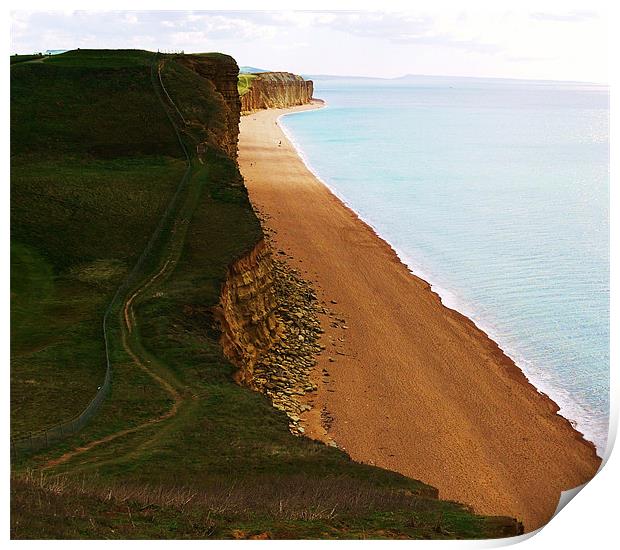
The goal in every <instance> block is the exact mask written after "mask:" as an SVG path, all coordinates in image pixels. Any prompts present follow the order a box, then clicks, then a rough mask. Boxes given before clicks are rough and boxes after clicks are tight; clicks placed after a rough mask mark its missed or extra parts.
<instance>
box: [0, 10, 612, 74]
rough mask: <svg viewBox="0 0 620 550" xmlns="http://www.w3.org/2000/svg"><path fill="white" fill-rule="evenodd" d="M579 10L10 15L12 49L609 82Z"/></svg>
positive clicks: (603, 47)
mask: <svg viewBox="0 0 620 550" xmlns="http://www.w3.org/2000/svg"><path fill="white" fill-rule="evenodd" d="M582 4H583V6H584V7H582V8H580V9H574V6H570V7H569V6H567V7H565V8H564V9H562V4H558V5H557V6H556V7H554V9H544V8H541V9H537V8H536V5H535V4H534V5H532V4H530V5H529V6H530V7H529V9H516V8H514V7H513V8H512V9H496V10H494V11H493V10H490V9H484V10H481V9H453V10H445V9H444V10H435V11H432V10H430V9H426V10H425V11H424V10H420V11H407V12H394V11H389V12H380V11H369V10H364V11H70V10H64V11H55V12H42V11H14V12H12V13H11V53H31V52H38V51H45V50H47V49H74V48H140V49H148V50H157V49H160V50H162V51H173V50H174V51H181V50H182V51H185V52H209V51H219V52H224V53H228V54H230V55H232V56H233V57H234V58H235V59H236V60H237V62H238V63H239V65H249V66H253V67H258V68H264V69H269V70H286V71H291V72H295V73H300V74H334V75H357V76H378V77H387V78H392V77H398V76H402V75H404V74H426V75H451V76H477V77H500V78H531V79H543V80H573V81H584V82H600V83H607V82H608V59H607V55H608V46H607V23H606V19H605V16H604V14H602V13H600V12H598V11H596V9H591V7H590V6H592V2H583V3H582ZM461 5H462V6H468V5H469V3H462V4H461ZM506 5H512V6H519V5H520V4H519V3H516V2H515V3H509V4H506Z"/></svg>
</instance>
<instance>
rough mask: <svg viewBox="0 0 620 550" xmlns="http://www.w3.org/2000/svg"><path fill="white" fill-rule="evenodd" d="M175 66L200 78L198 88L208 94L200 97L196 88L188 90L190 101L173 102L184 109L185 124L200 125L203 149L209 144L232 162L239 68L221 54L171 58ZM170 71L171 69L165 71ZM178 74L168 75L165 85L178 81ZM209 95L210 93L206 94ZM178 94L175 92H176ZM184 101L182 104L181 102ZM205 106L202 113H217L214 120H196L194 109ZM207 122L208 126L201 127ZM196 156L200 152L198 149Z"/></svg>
mask: <svg viewBox="0 0 620 550" xmlns="http://www.w3.org/2000/svg"><path fill="white" fill-rule="evenodd" d="M175 61H176V63H178V64H179V65H180V66H182V67H186V68H187V69H189V70H191V71H192V72H193V73H195V74H197V75H198V76H200V77H201V85H202V86H205V87H207V88H211V90H206V91H205V92H203V93H201V90H200V89H199V88H194V89H193V90H192V89H191V88H190V89H189V90H188V91H189V92H190V93H193V94H194V96H193V97H187V98H181V99H180V100H179V97H178V95H177V96H175V97H177V100H178V102H179V103H182V104H183V105H184V106H185V109H186V110H185V111H184V117H185V122H186V124H189V125H193V126H195V127H196V126H199V125H200V122H197V121H199V120H202V121H203V125H202V127H200V128H198V129H199V130H200V133H201V134H202V138H203V139H204V137H205V136H207V140H205V141H204V142H203V148H204V147H205V146H206V145H207V144H208V143H209V144H211V145H214V144H217V146H218V147H219V148H221V149H222V150H223V151H224V152H225V153H226V154H227V155H228V156H229V157H231V158H232V159H233V160H236V159H237V141H238V137H239V116H240V110H241V103H240V101H239V93H238V91H237V74H238V73H239V67H238V66H237V63H236V62H235V60H234V59H233V58H232V57H230V56H227V55H222V54H192V55H181V56H178V57H176V58H175ZM169 70H170V71H171V72H172V71H174V67H169ZM179 77H180V75H179V74H172V75H171V76H170V78H169V81H174V79H175V78H179ZM209 92H211V93H209ZM177 94H178V92H177ZM184 99H185V101H183V100H184ZM201 99H203V100H204V102H205V112H206V113H210V112H217V113H218V116H217V117H212V116H202V117H201V116H196V115H197V114H200V113H196V112H195V109H196V106H197V105H198V104H199V102H200V100H201ZM204 121H208V124H204ZM199 152H200V148H199Z"/></svg>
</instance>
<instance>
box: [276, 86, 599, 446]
mask: <svg viewBox="0 0 620 550" xmlns="http://www.w3.org/2000/svg"><path fill="white" fill-rule="evenodd" d="M314 84H315V93H314V96H315V97H317V98H321V99H323V100H325V101H326V104H327V105H326V107H325V108H323V109H320V110H313V111H306V112H299V113H294V114H290V115H286V116H284V117H282V118H281V119H280V124H281V125H282V127H283V128H284V130H285V131H286V133H287V134H288V136H289V138H290V139H291V141H293V143H294V144H295V146H296V147H297V149H298V150H299V152H300V154H301V156H302V157H303V159H304V161H305V162H306V164H307V165H308V167H309V168H310V169H311V170H312V171H313V172H314V173H315V174H316V175H317V176H318V177H319V178H320V179H321V180H322V181H323V182H324V183H325V184H326V185H327V186H328V187H329V188H330V189H331V190H332V192H333V193H334V194H336V195H337V196H338V197H340V198H341V199H342V200H343V201H344V202H345V203H346V204H347V205H348V206H349V207H350V208H351V209H353V210H354V211H355V212H356V213H357V214H358V215H359V217H360V218H361V219H363V220H364V221H365V222H367V223H368V224H369V225H371V226H372V228H373V229H374V230H375V231H376V233H377V234H378V235H379V236H380V237H382V238H383V239H384V240H386V241H387V242H388V243H389V244H390V245H391V246H392V247H393V248H394V249H395V250H396V252H397V253H398V255H399V257H400V258H401V260H402V261H403V262H404V263H405V264H406V265H407V266H409V268H410V269H411V271H412V272H413V273H415V274H416V275H418V276H420V277H421V278H423V279H425V280H426V281H427V282H429V283H430V284H431V286H432V288H433V290H435V291H436V292H437V293H438V294H439V295H440V296H441V298H442V301H443V303H444V304H445V305H446V306H448V307H450V308H453V309H456V310H458V311H459V312H461V313H463V314H465V315H467V316H468V317H469V318H470V319H472V320H473V321H474V322H475V323H476V324H477V325H478V326H479V327H480V328H481V329H482V330H484V331H485V332H486V333H487V334H488V335H489V336H490V337H491V338H493V340H495V341H496V342H497V343H498V344H499V346H500V347H501V348H502V349H503V350H504V352H505V353H506V354H507V355H509V356H510V357H511V358H512V359H513V360H514V361H515V362H516V364H517V365H518V366H519V367H520V368H521V369H522V370H523V371H524V373H525V374H526V376H527V377H528V379H529V380H530V381H531V382H532V383H533V384H534V385H535V386H536V387H537V388H538V389H539V391H542V392H544V393H545V394H547V395H549V396H550V397H551V398H552V399H553V400H554V401H555V402H556V403H557V404H558V405H559V406H560V414H562V415H563V416H565V417H566V418H568V419H569V420H570V421H571V423H572V424H573V425H574V426H575V427H576V428H577V429H578V430H579V431H581V432H582V433H583V434H584V435H585V437H586V439H588V440H590V441H592V442H593V443H594V444H595V445H596V447H597V452H598V454H599V455H601V456H604V454H605V448H606V441H607V435H608V424H609V369H610V363H609V88H608V87H607V86H605V85H598V84H589V83H576V82H555V81H526V80H504V79H477V78H455V77H432V76H410V77H404V78H401V79H389V80H388V79H363V78H332V77H315V79H314Z"/></svg>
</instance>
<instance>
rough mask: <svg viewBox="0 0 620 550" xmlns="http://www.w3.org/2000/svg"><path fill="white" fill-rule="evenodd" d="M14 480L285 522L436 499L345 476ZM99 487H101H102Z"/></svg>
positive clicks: (57, 490) (425, 505)
mask: <svg viewBox="0 0 620 550" xmlns="http://www.w3.org/2000/svg"><path fill="white" fill-rule="evenodd" d="M13 481H14V482H16V481H17V482H20V484H23V485H24V486H30V487H31V488H33V489H34V490H37V491H38V490H43V491H45V492H49V493H52V494H56V495H62V494H67V493H70V494H71V495H72V496H89V497H95V498H97V499H98V500H101V501H103V502H112V503H114V504H117V505H122V504H128V503H132V504H139V505H141V506H142V507H143V508H148V507H150V506H153V507H160V508H161V507H166V508H174V509H177V510H179V511H186V510H189V509H196V510H201V511H203V512H204V511H209V512H210V513H214V514H218V515H224V514H226V515H242V516H244V515H248V514H256V513H260V514H264V515H267V516H269V517H273V518H278V519H290V520H293V519H295V520H317V519H333V518H335V517H337V516H338V515H339V514H347V515H348V514H352V513H360V512H375V511H390V510H403V509H405V510H410V511H418V512H420V511H429V510H433V509H434V508H436V507H437V504H438V501H437V500H435V499H430V498H426V497H422V496H419V495H414V494H412V493H411V492H406V491H402V490H401V491H397V490H394V489H387V488H378V487H376V486H373V485H370V484H365V483H359V482H356V481H353V480H351V479H347V478H331V479H330V478H324V479H308V478H304V477H302V476H296V477H292V478H286V479H274V478H264V479H255V480H253V481H252V482H249V481H243V482H234V481H233V482H230V481H228V480H222V481H219V482H213V483H211V484H210V486H209V487H208V488H206V489H205V488H201V489H200V490H198V489H193V488H191V487H164V486H158V487H154V486H148V485H127V484H123V485H108V484H102V483H101V480H99V479H98V477H97V476H88V478H87V477H86V476H84V477H81V478H74V477H69V476H66V475H47V474H45V473H43V472H34V471H27V472H25V473H24V474H21V475H19V476H17V475H16V476H13ZM102 485H103V486H102Z"/></svg>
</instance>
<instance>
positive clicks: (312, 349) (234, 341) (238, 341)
mask: <svg viewBox="0 0 620 550" xmlns="http://www.w3.org/2000/svg"><path fill="white" fill-rule="evenodd" d="M326 312H327V310H325V309H324V308H323V307H322V306H320V305H319V303H318V302H317V297H316V294H315V292H314V290H313V289H312V286H311V285H310V284H309V283H308V282H307V281H305V280H304V279H302V278H301V276H300V274H299V272H298V271H297V270H296V269H294V268H291V267H290V266H288V264H286V262H284V261H281V260H276V259H275V258H273V256H272V254H271V253H270V250H269V246H268V245H267V244H266V243H265V241H261V242H260V243H259V244H258V245H257V246H256V247H255V248H254V249H253V250H252V251H251V252H250V253H249V254H247V255H245V256H244V257H243V258H241V259H239V260H237V261H236V262H235V263H234V264H233V265H231V266H230V268H229V273H228V277H227V280H226V283H225V284H224V286H223V288H222V293H221V299H220V304H219V306H218V308H217V310H216V316H217V318H218V320H219V324H220V328H221V331H222V337H221V342H222V348H223V350H224V353H225V354H226V356H227V357H228V358H229V359H230V360H231V361H232V362H233V363H234V364H235V365H236V366H237V367H238V371H237V373H236V376H235V379H236V380H237V382H238V383H240V384H243V385H246V386H249V387H250V388H252V389H253V390H255V391H259V392H261V393H264V394H265V395H267V396H268V397H269V398H270V399H271V402H272V403H273V406H274V407H275V408H276V409H278V410H281V411H283V412H284V413H286V415H287V416H288V418H289V428H290V430H291V432H292V433H294V434H297V435H300V434H303V433H304V428H303V427H302V426H301V424H300V415H301V414H302V413H303V412H304V411H306V410H309V409H310V405H308V404H306V403H304V402H303V400H302V399H300V398H301V397H302V396H305V395H306V394H309V393H312V392H314V391H316V390H317V385H316V384H315V383H313V382H312V381H311V380H310V373H311V371H312V369H313V367H314V366H315V365H316V359H315V356H316V355H317V354H318V353H320V352H321V350H322V349H324V346H323V345H322V344H320V343H319V338H320V336H321V334H322V333H323V330H322V329H321V326H320V322H319V319H318V314H319V313H326Z"/></svg>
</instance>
